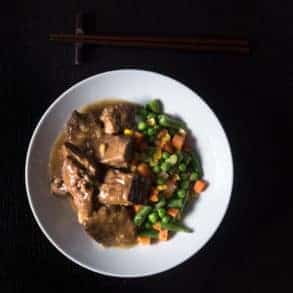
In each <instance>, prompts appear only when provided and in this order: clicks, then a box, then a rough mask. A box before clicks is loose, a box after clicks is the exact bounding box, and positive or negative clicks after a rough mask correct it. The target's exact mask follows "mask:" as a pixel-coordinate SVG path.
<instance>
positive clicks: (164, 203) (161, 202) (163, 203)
mask: <svg viewBox="0 0 293 293" xmlns="http://www.w3.org/2000/svg"><path fill="white" fill-rule="evenodd" d="M166 203H167V201H166V199H165V198H162V199H161V200H160V201H159V202H158V203H156V205H155V208H156V209H159V208H162V207H164V206H165V205H166Z"/></svg>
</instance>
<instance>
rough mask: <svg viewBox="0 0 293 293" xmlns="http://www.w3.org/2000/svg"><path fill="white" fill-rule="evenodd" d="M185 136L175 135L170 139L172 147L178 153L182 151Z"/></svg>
mask: <svg viewBox="0 0 293 293" xmlns="http://www.w3.org/2000/svg"><path fill="white" fill-rule="evenodd" d="M185 139H186V134H181V133H176V134H175V135H174V136H173V138H172V145H173V146H174V147H175V148H176V149H177V150H179V151H181V150H182V148H183V145H184V143H185Z"/></svg>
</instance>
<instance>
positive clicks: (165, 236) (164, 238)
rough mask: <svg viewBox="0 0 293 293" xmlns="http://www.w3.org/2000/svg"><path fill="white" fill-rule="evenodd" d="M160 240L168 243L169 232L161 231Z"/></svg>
mask: <svg viewBox="0 0 293 293" xmlns="http://www.w3.org/2000/svg"><path fill="white" fill-rule="evenodd" d="M159 240H160V241H167V240H168V230H167V229H161V230H160V232H159Z"/></svg>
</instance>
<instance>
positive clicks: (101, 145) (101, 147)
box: [99, 143, 106, 156]
mask: <svg viewBox="0 0 293 293" xmlns="http://www.w3.org/2000/svg"><path fill="white" fill-rule="evenodd" d="M99 151H100V155H101V156H104V155H105V152H106V144H104V143H101V144H100V146H99Z"/></svg>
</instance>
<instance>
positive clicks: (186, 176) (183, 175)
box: [180, 173, 189, 180]
mask: <svg viewBox="0 0 293 293" xmlns="http://www.w3.org/2000/svg"><path fill="white" fill-rule="evenodd" d="M188 176H189V175H188V173H181V174H180V178H181V179H182V180H186V179H188Z"/></svg>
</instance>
